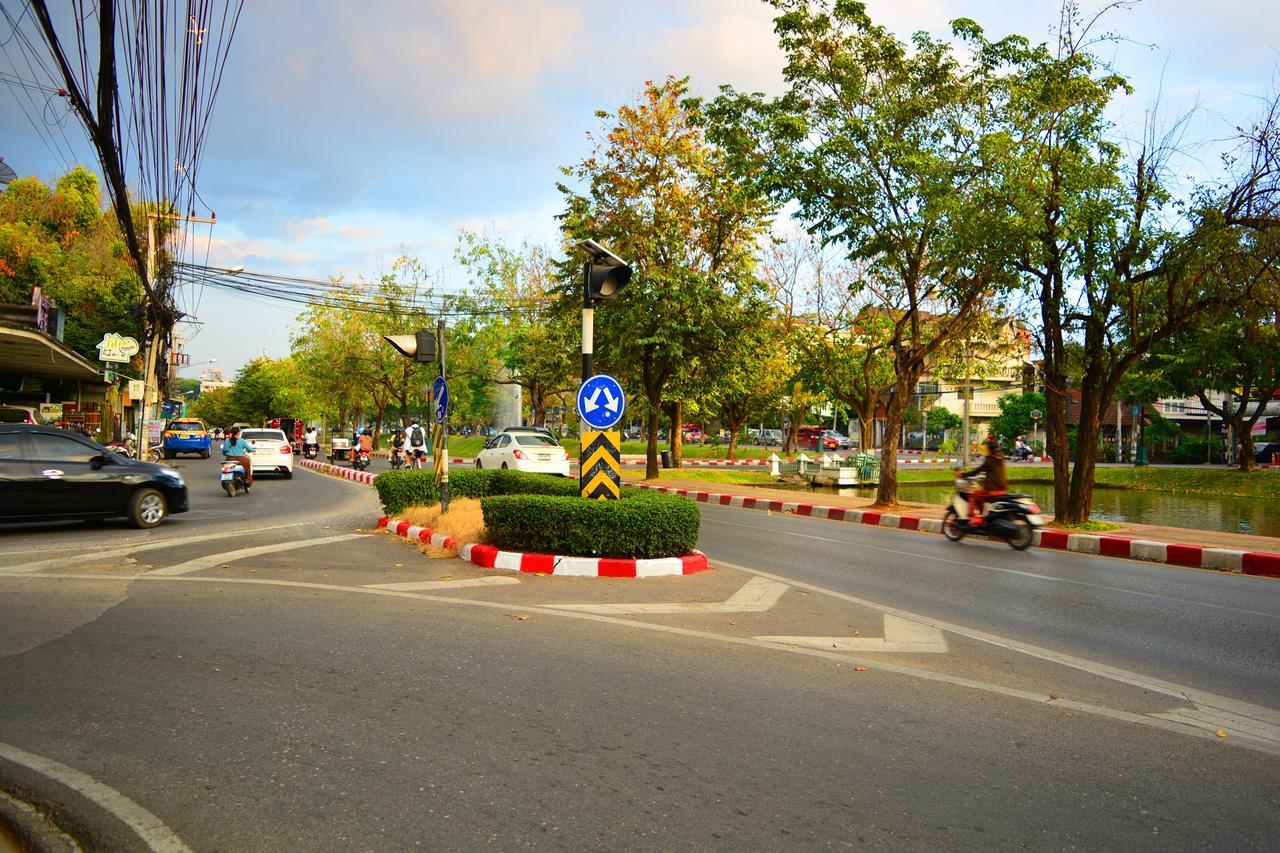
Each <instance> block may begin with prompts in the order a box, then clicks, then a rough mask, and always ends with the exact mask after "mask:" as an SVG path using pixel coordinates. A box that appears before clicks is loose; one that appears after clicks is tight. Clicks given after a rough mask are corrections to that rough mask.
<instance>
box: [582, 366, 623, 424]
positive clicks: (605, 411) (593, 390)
mask: <svg viewBox="0 0 1280 853" xmlns="http://www.w3.org/2000/svg"><path fill="white" fill-rule="evenodd" d="M626 410H627V395H626V394H623V393H622V386H621V385H619V384H618V380H616V379H614V378H613V377H612V376H609V375H608V374H607V373H597V374H596V375H595V376H592V377H591V378H590V379H588V380H587V381H586V382H583V383H582V386H581V387H580V388H578V415H579V416H580V417H581V418H582V422H583V423H585V424H586V425H587V426H589V427H591V428H592V429H594V430H606V429H612V428H613V427H615V426H617V424H618V421H620V420H622V413H623V412H625V411H626Z"/></svg>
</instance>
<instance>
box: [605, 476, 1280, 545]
mask: <svg viewBox="0 0 1280 853" xmlns="http://www.w3.org/2000/svg"><path fill="white" fill-rule="evenodd" d="M629 481H630V482H633V483H646V484H648V485H649V486H650V487H661V488H671V489H685V490H688V491H689V492H711V493H714V494H719V495H734V496H741V497H752V498H759V499H762V500H766V501H780V502H782V503H803V504H814V505H818V504H821V505H822V506H830V507H840V508H842V509H858V510H865V509H867V508H869V507H870V506H871V504H872V503H874V500H873V499H872V498H863V497H854V496H846V495H834V494H826V493H815V492H806V491H802V490H797V489H772V488H768V487H764V486H742V485H729V484H725V483H708V482H706V481H703V480H681V479H677V478H674V477H672V478H667V477H663V478H661V479H657V480H640V479H638V478H636V479H630V478H629ZM899 507H900V508H899V509H896V510H893V512H894V513H895V514H903V515H911V516H915V517H918V518H930V519H941V518H942V515H943V513H944V512H945V511H946V507H945V506H940V505H937V504H922V503H912V502H904V503H902V504H899ZM1047 529H1052V528H1047ZM1072 535H1077V536H1078V535H1084V536H1088V537H1095V536H1096V537H1122V538H1126V539H1138V540H1143V541H1148V542H1163V543H1167V544H1169V545H1192V546H1196V547H1200V548H1214V549H1218V548H1221V549H1228V550H1232V551H1244V552H1261V553H1267V554H1280V538H1277V537H1274V536H1253V535H1250V534H1246V533H1224V532H1221V531H1216V530H1199V529H1193V528H1187V527H1167V526H1162V525H1153V524H1130V523H1124V524H1121V525H1120V526H1118V527H1117V528H1116V529H1115V530H1108V531H1105V532H1104V531H1080V534H1075V533H1073V534H1072Z"/></svg>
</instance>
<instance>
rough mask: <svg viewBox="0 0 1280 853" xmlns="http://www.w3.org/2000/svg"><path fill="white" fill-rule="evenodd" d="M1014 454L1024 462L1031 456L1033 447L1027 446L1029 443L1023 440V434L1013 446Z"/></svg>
mask: <svg viewBox="0 0 1280 853" xmlns="http://www.w3.org/2000/svg"><path fill="white" fill-rule="evenodd" d="M1013 455H1014V456H1016V457H1017V458H1018V459H1019V460H1021V461H1023V462H1026V461H1027V458H1028V457H1030V456H1031V448H1030V447H1027V443H1026V442H1025V441H1023V440H1022V436H1018V441H1017V443H1016V444H1014V446H1013Z"/></svg>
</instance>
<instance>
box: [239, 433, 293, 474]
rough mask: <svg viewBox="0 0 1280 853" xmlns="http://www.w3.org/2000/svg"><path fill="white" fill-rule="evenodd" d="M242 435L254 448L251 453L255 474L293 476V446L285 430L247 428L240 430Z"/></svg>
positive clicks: (250, 459)
mask: <svg viewBox="0 0 1280 853" xmlns="http://www.w3.org/2000/svg"><path fill="white" fill-rule="evenodd" d="M240 437H241V438H243V439H244V440H245V441H247V442H249V445H250V446H251V447H252V448H253V453H250V454H249V463H250V464H251V465H253V476H255V477H256V476H258V475H259V474H279V475H281V476H282V477H284V478H285V479H286V480H289V479H292V478H293V447H292V445H291V444H290V443H289V439H288V437H287V436H285V434H284V430H282V429H267V428H265V427H264V428H262V429H246V430H241V431H240Z"/></svg>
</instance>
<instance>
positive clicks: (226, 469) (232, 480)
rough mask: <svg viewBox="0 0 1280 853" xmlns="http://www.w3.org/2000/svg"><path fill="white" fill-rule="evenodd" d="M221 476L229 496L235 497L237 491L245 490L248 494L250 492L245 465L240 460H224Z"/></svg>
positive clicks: (223, 486)
mask: <svg viewBox="0 0 1280 853" xmlns="http://www.w3.org/2000/svg"><path fill="white" fill-rule="evenodd" d="M221 476H222V488H223V489H225V490H226V492H227V497H229V498H234V497H235V496H236V493H237V492H244V493H245V494H246V495H247V494H248V493H249V485H248V479H247V478H246V477H245V472H244V466H243V465H241V464H240V463H239V462H223V463H222V475H221Z"/></svg>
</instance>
